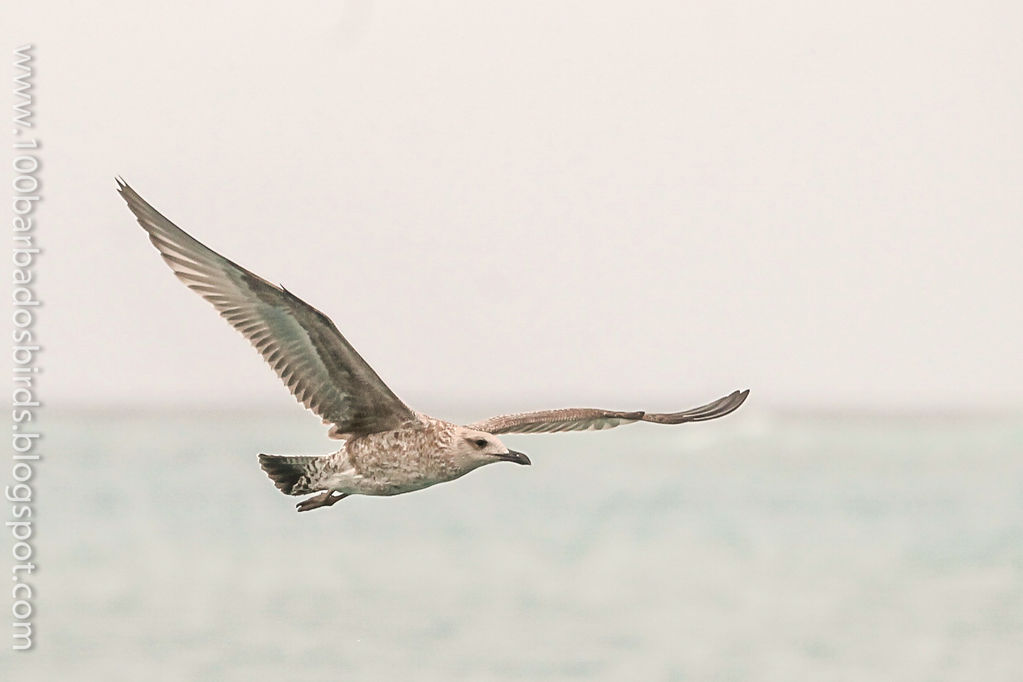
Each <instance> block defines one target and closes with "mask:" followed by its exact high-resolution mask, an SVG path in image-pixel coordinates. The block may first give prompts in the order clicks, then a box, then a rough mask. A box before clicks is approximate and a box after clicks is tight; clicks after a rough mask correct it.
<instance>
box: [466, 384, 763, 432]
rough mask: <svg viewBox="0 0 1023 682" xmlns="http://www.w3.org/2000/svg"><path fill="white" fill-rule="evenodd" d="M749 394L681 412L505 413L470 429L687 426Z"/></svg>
mask: <svg viewBox="0 0 1023 682" xmlns="http://www.w3.org/2000/svg"><path fill="white" fill-rule="evenodd" d="M748 395H749V391H748V390H746V391H735V392H734V393H731V394H729V395H727V396H725V397H724V398H721V399H719V400H715V401H714V402H712V403H707V404H706V405H701V406H700V407H694V408H692V409H690V410H684V411H682V412H670V413H663V414H648V413H646V412H616V411H614V410H600V409H592V408H568V409H563V410H545V411H542V412H524V413H522V414H506V415H501V416H499V417H491V418H490V419H486V420H484V421H481V422H476V423H475V424H470V425H469V428H472V429H476V430H478V431H485V432H487V433H494V434H500V433H555V432H558V431H600V430H603V429H613V428H614V427H616V426H619V425H621V424H631V423H632V422H636V421H645V422H654V423H655V424H684V423H686V422H702V421H707V420H710V419H717V418H718V417H723V416H725V415H726V414H728V413H730V412H733V411H735V410H736V409H738V407H739V406H740V405H742V403H743V401H744V400H746V396H748Z"/></svg>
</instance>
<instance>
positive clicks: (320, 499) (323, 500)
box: [295, 490, 349, 512]
mask: <svg viewBox="0 0 1023 682" xmlns="http://www.w3.org/2000/svg"><path fill="white" fill-rule="evenodd" d="M335 493H336V491H334V490H327V491H325V492H322V493H320V494H319V495H314V496H313V497H310V498H309V499H307V500H302V501H301V502H299V503H298V504H297V505H295V508H296V509H298V510H299V511H300V512H304V511H309V510H310V509H317V508H319V507H329V506H330V505H332V504H335V503H337V502H340V501H341V500H343V499H345V498H346V497H348V495H349V494H348V493H337V494H335Z"/></svg>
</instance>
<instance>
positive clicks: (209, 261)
mask: <svg viewBox="0 0 1023 682" xmlns="http://www.w3.org/2000/svg"><path fill="white" fill-rule="evenodd" d="M117 185H118V191H119V192H120V193H121V196H122V198H124V200H125V201H126V202H127V203H128V208H130V209H131V211H132V213H134V214H135V217H136V218H138V221H139V224H140V225H142V228H143V229H144V230H145V231H146V232H148V233H149V239H150V241H152V242H153V245H154V246H156V248H157V250H158V251H159V252H160V254H161V255H162V256H163V259H164V261H166V262H167V264H168V265H169V266H170V268H171V270H173V271H174V274H175V275H177V277H178V279H180V280H181V281H182V282H183V283H184V284H185V285H186V286H187V287H188V288H189V289H192V290H193V291H195V292H196V293H198V294H199V295H200V296H202V297H203V298H205V299H206V300H207V301H209V302H210V303H212V304H213V307H214V308H216V309H217V310H218V311H219V312H220V315H221V316H222V317H224V318H225V319H226V320H227V321H228V322H230V323H231V325H232V326H233V327H234V328H235V329H237V330H238V331H239V332H241V333H242V334H243V335H244V336H245V338H247V339H248V340H249V341H250V342H251V343H252V345H253V346H255V347H256V350H258V351H259V352H260V354H261V355H262V356H263V359H264V360H266V362H267V363H268V364H269V365H270V367H272V368H273V370H274V372H276V373H277V376H279V377H280V378H281V380H282V381H283V382H284V384H285V385H286V386H287V387H288V389H289V390H290V391H291V392H292V394H293V395H294V396H295V397H296V398H297V399H298V401H299V402H300V403H302V404H303V405H304V406H305V407H306V408H308V409H309V410H311V411H312V412H314V413H315V414H316V415H317V416H319V417H320V418H321V419H323V423H324V424H328V425H330V431H329V433H328V435H329V436H330V437H331V438H335V439H338V440H343V441H345V442H344V444H343V445H342V447H341V449H340V450H338V451H337V452H335V453H334V454H331V455H324V456H311V457H293V456H287V455H260V456H259V463H260V465H261V466H262V468H263V471H265V472H266V473H267V475H269V476H270V478H271V479H272V480H273V482H274V484H275V485H276V486H277V488H278V489H280V491H281V492H283V493H285V494H286V495H310V494H313V493H316V494H315V495H313V496H312V497H309V498H307V499H306V500H304V501H302V502H300V503H299V504H298V505H297V506H298V510H299V511H308V510H310V509H316V508H318V507H326V506H330V505H332V504H334V503H336V502H337V501H339V500H342V499H344V498H345V497H348V496H349V495H398V494H400V493H407V492H411V491H413V490H420V489H422V488H427V487H429V486H431V485H435V484H437V483H444V482H445V481H452V480H454V479H456V478H459V477H460V476H464V475H465V474H467V473H469V472H470V471H472V470H473V469H477V468H479V467H481V466H483V465H485V464H492V463H494V462H515V463H516V464H529V463H530V462H529V458H528V457H526V455H524V454H523V453H521V452H516V451H514V450H509V449H508V448H507V447H506V446H505V445H504V444H503V443H501V441H500V440H499V439H498V438H496V435H495V434H503V433H551V432H557V431H588V430H601V429H610V428H614V427H615V426H619V425H621V424H630V423H632V422H637V421H646V422H654V423H656V424H683V423H686V422H699V421H707V420H710V419H717V418H718V417H723V416H725V415H726V414H728V413H730V412H732V411H733V410H735V409H737V408H738V407H739V406H740V405H742V403H743V401H744V400H746V396H747V395H748V394H749V391H748V390H746V391H735V392H733V393H731V394H730V395H727V396H725V397H724V398H721V399H719V400H715V401H714V402H712V403H708V404H706V405H703V406H701V407H696V408H693V409H691V410H684V411H682V412H672V413H669V414H650V413H647V412H642V411H635V412H618V411H615V410H600V409H589V408H570V409H564V410H546V411H542V412H525V413H522V414H510V415H502V416H498V417H491V418H490V419H485V420H483V421H481V422H476V423H475V424H469V425H468V426H459V425H458V424H452V423H451V422H447V421H443V420H441V419H434V418H433V417H429V416H427V415H425V414H422V413H420V412H416V411H414V410H412V409H410V408H409V407H408V406H407V405H405V404H404V403H403V402H402V401H401V400H399V399H398V397H397V396H396V395H394V393H393V392H392V391H391V389H389V388H388V387H387V385H386V384H384V382H383V381H382V380H381V379H380V377H379V376H377V373H376V372H374V371H373V368H372V367H370V366H369V365H368V364H367V363H366V361H365V360H363V359H362V357H360V356H359V354H358V353H357V352H355V349H354V348H352V346H351V345H350V344H349V343H348V341H346V340H345V338H344V337H343V336H342V335H341V332H339V331H338V330H337V327H335V326H334V323H333V322H331V321H330V319H329V318H328V317H327V316H326V315H324V314H323V313H321V312H320V311H319V310H317V309H316V308H313V307H312V306H310V305H309V304H308V303H306V302H305V301H303V300H301V299H300V298H298V297H297V296H295V295H294V294H292V293H291V292H290V291H288V290H287V289H285V288H284V287H281V286H277V285H275V284H271V283H270V282H268V281H266V280H265V279H263V278H262V277H259V276H258V275H256V274H253V273H252V272H249V271H248V270H246V269H245V268H243V267H241V266H239V265H237V264H235V263H233V262H232V261H229V260H228V259H226V258H224V257H223V256H221V255H220V254H218V253H216V252H214V251H212V250H211V249H209V248H207V247H206V246H204V245H202V244H201V243H199V242H198V241H196V240H195V239H193V238H192V237H191V236H189V235H188V234H186V233H185V232H184V230H182V229H181V228H179V227H177V226H176V225H175V224H174V223H172V222H171V221H169V220H167V218H165V217H164V216H163V215H161V214H160V213H159V212H158V211H157V210H156V209H154V208H153V207H152V206H150V205H149V204H148V203H146V201H145V200H144V199H143V198H142V197H140V196H139V195H138V193H137V192H135V190H133V189H132V188H131V187H129V186H128V185H127V184H126V183H125V182H124V181H123V180H121V179H120V178H118V179H117Z"/></svg>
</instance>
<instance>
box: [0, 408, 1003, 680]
mask: <svg viewBox="0 0 1023 682" xmlns="http://www.w3.org/2000/svg"><path fill="white" fill-rule="evenodd" d="M45 419H46V421H45V423H43V424H42V429H43V431H44V433H45V441H44V443H43V444H42V447H41V448H40V449H41V451H42V452H44V453H45V462H44V463H43V464H41V465H40V467H39V469H38V472H39V473H38V478H37V479H36V480H35V484H36V487H37V499H36V504H35V508H36V517H35V522H36V528H35V532H36V535H35V538H34V539H35V546H36V560H37V561H36V563H37V564H38V566H39V570H38V572H37V573H36V574H35V575H34V576H33V585H34V586H35V588H36V591H37V595H38V597H37V599H36V603H35V606H36V614H35V619H34V626H35V634H36V640H37V642H36V648H35V650H34V651H33V652H31V653H27V654H17V655H14V654H11V652H10V651H9V650H6V651H4V653H3V655H2V656H0V673H2V674H0V678H2V679H3V680H18V681H24V680H56V679H73V680H76V681H79V682H85V681H91V680H117V679H145V680H186V679H187V680H192V679H195V680H232V681H233V680H246V681H251V680H300V679H301V680H320V679H344V680H359V679H366V680H383V679H415V680H447V679H472V680H505V679H516V680H518V679H532V680H555V679H586V680H638V679H643V680H778V681H782V680H785V681H789V680H794V679H813V680H864V679H871V680H875V679H876V680H971V681H972V680H986V681H993V680H1019V679H1021V675H1023V421H1021V420H1019V419H1008V418H990V419H985V418H971V419H952V420H941V419H926V420H922V419H897V418H837V417H835V418H827V419H821V418H809V417H807V418H795V417H789V418H773V419H766V418H761V417H758V416H756V415H755V414H754V415H743V414H741V413H740V414H738V415H736V416H735V417H730V418H728V419H725V420H722V421H720V422H714V423H713V424H706V425H691V426H685V427H678V428H663V427H660V428H659V427H656V426H648V425H636V426H630V427H628V428H621V429H617V430H615V431H611V432H607V433H596V434H564V435H551V436H519V437H509V438H507V439H506V442H508V443H509V444H510V445H511V446H512V447H515V448H516V449H521V450H524V451H525V452H527V453H529V455H530V456H531V457H532V459H533V462H534V466H533V467H530V468H527V467H517V466H513V465H502V464H495V465H493V466H490V467H485V468H484V469H481V470H479V471H477V472H474V473H473V474H470V475H469V476H467V477H465V478H464V479H461V480H460V481H456V482H455V483H452V484H446V485H441V486H436V487H434V488H432V489H429V490H426V491H422V492H418V493H413V494H410V495H404V496H399V497H395V498H389V499H371V498H351V499H348V500H345V501H343V502H342V503H340V504H338V505H336V506H334V507H333V508H329V509H325V510H318V511H314V512H311V513H308V514H298V513H296V512H295V511H294V506H293V505H294V503H295V502H296V501H297V498H289V497H285V496H283V495H281V494H280V493H278V492H277V491H276V490H275V489H274V488H273V486H272V484H271V483H270V482H269V481H268V480H267V479H266V477H265V476H264V474H263V473H262V472H261V471H260V469H259V467H258V465H257V462H256V454H257V453H259V452H279V453H305V454H315V453H325V452H327V451H329V449H330V448H331V447H332V446H333V445H334V444H333V442H331V441H328V440H326V438H325V437H324V436H323V431H322V429H320V428H319V427H318V425H317V423H316V420H315V419H313V418H312V417H305V416H302V417H301V418H300V419H296V418H294V417H292V416H288V417H286V418H276V417H271V418H267V417H266V416H264V415H248V416H246V415H238V414H212V415H205V416H194V415H178V416H172V417H168V418H157V417H155V416H152V415H150V416H140V415H135V416H121V417H118V416H112V415H102V414H92V415H88V414H82V415H77V416H76V415H64V416H62V417H60V416H50V415H45ZM8 543H9V540H8ZM4 554H5V556H7V555H8V554H7V552H5V553H4ZM9 561H10V560H9ZM5 570H6V569H5Z"/></svg>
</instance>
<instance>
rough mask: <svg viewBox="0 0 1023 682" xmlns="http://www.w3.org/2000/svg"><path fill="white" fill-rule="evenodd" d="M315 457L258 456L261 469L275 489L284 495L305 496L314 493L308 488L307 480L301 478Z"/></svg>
mask: <svg viewBox="0 0 1023 682" xmlns="http://www.w3.org/2000/svg"><path fill="white" fill-rule="evenodd" d="M314 459H317V458H316V457H290V456H288V455H260V456H259V466H260V467H262V469H263V471H265V472H266V475H267V476H269V477H270V480H272V481H273V482H274V485H275V486H277V489H278V490H280V491H281V492H282V493H284V494H285V495H305V494H306V493H310V492H314V491H313V490H311V489H310V488H309V487H308V483H309V480H308V479H306V480H305V481H303V480H302V478H303V477H304V476H305V475H306V473H307V471H308V470H307V466H308V464H309V462H310V460H314Z"/></svg>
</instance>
